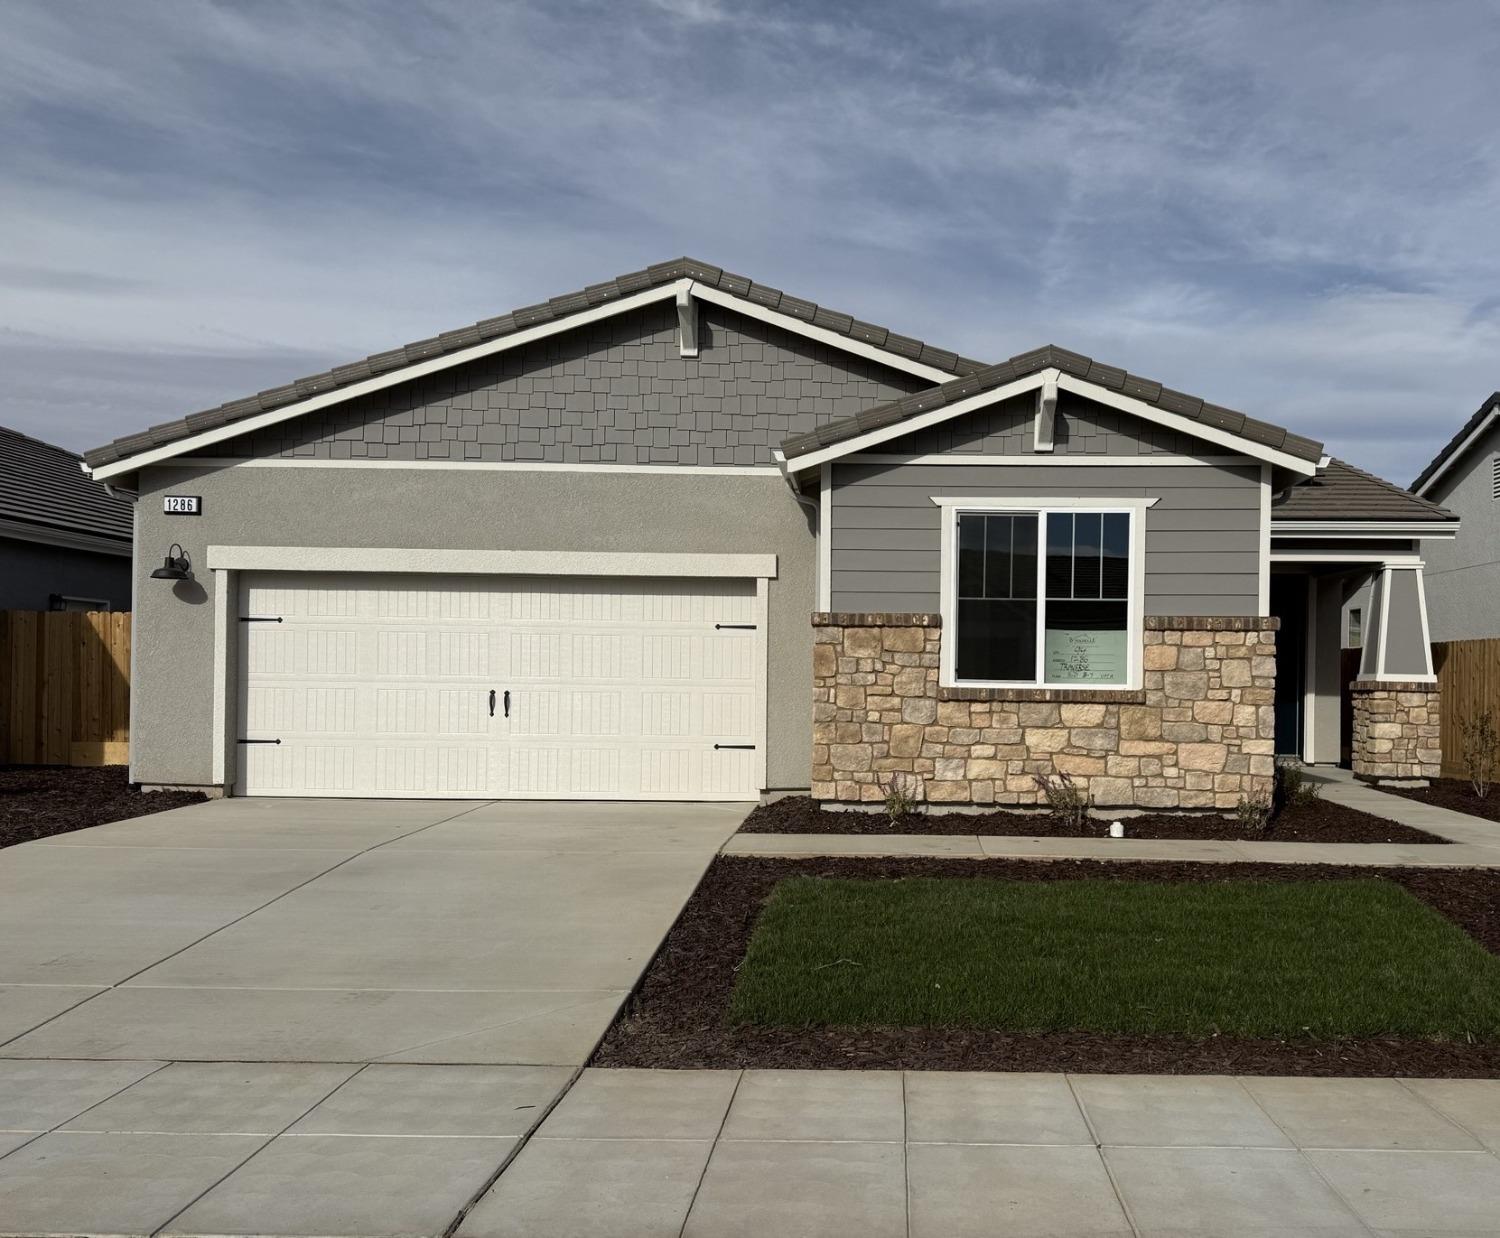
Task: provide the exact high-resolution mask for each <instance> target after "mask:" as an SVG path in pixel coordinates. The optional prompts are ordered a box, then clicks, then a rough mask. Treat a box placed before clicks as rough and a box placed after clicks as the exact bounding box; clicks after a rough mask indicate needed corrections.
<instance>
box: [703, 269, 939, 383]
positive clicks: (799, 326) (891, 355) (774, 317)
mask: <svg viewBox="0 0 1500 1238" xmlns="http://www.w3.org/2000/svg"><path fill="white" fill-rule="evenodd" d="M692 294H693V296H695V297H697V298H698V299H699V300H700V301H708V302H710V303H711V304H713V305H721V306H723V307H724V308H725V309H731V310H733V311H734V312H735V313H737V314H744V315H746V316H747V317H749V318H759V319H760V320H761V321H762V322H768V323H770V324H771V325H772V326H777V327H780V328H782V330H784V331H792V332H795V333H796V334H797V335H802V336H806V337H807V338H808V339H810V340H817V341H818V342H819V343H822V344H827V345H829V346H830V347H832V348H837V349H840V350H842V351H843V352H847V353H853V354H854V355H855V356H859V357H865V358H867V359H869V360H871V361H878V362H880V364H881V365H884V366H889V367H890V368H891V369H893V370H903V371H905V372H906V373H908V374H914V375H916V376H917V377H918V378H926V379H930V380H931V381H932V382H934V383H948V382H952V381H953V380H954V379H955V378H959V377H961V376H960V375H958V374H955V373H954V372H953V371H952V370H940V369H938V368H937V366H935V365H926V364H924V363H923V362H921V361H913V360H912V359H911V358H910V357H903V356H902V355H901V354H900V353H895V352H889V351H887V350H886V349H884V348H877V347H876V346H875V345H874V344H867V343H865V342H864V341H863V340H856V339H851V338H850V337H849V336H847V335H841V334H839V332H837V331H830V330H829V329H828V328H827V327H818V326H814V325H813V324H812V323H810V322H807V321H806V320H805V319H802V318H796V317H793V316H792V315H791V314H782V313H779V312H778V311H776V310H773V309H769V308H767V307H766V306H764V305H758V304H757V303H756V302H754V301H749V300H746V299H745V298H744V297H737V296H735V295H734V293H732V292H725V291H724V290H723V289H722V288H710V287H708V286H707V285H706V284H698V283H695V284H693V285H692Z"/></svg>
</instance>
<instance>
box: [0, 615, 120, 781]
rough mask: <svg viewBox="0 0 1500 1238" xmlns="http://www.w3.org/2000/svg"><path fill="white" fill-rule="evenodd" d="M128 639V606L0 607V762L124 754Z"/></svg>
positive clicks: (90, 759) (109, 758)
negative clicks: (72, 609) (83, 609)
mask: <svg viewBox="0 0 1500 1238" xmlns="http://www.w3.org/2000/svg"><path fill="white" fill-rule="evenodd" d="M130 642H131V617H130V614H129V613H128V612H116V613H114V614H110V613H106V612H99V613H89V614H76V613H68V612H56V613H53V612H47V613H41V612H37V611H3V612H0V762H9V763H13V764H25V765H97V764H115V763H118V762H123V761H125V760H126V759H128V744H129V740H130Z"/></svg>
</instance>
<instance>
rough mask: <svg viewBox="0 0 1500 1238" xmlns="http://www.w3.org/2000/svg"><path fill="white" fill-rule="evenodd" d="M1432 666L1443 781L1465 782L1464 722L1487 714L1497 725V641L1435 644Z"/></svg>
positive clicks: (1499, 649) (1499, 659) (1499, 658)
mask: <svg viewBox="0 0 1500 1238" xmlns="http://www.w3.org/2000/svg"><path fill="white" fill-rule="evenodd" d="M1432 663H1433V668H1434V669H1435V670H1436V672H1437V677H1438V687H1439V689H1440V690H1441V691H1442V715H1443V717H1442V721H1443V739H1442V748H1443V777H1445V778H1464V777H1467V772H1466V771H1465V769H1464V760H1463V728H1462V727H1461V726H1460V723H1461V722H1462V721H1463V720H1464V719H1468V718H1474V717H1477V716H1478V715H1479V714H1480V713H1483V712H1484V711H1485V710H1489V711H1490V713H1492V714H1493V715H1494V717H1495V721H1496V723H1497V724H1500V639H1494V638H1490V639H1486V640H1456V641H1435V642H1434V643H1433V646H1432Z"/></svg>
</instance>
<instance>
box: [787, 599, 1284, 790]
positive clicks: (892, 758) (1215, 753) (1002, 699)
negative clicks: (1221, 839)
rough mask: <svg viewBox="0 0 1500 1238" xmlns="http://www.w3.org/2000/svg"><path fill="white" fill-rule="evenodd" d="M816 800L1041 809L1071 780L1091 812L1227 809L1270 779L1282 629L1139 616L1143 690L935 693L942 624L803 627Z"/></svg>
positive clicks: (832, 621)
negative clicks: (1056, 785) (901, 798)
mask: <svg viewBox="0 0 1500 1238" xmlns="http://www.w3.org/2000/svg"><path fill="white" fill-rule="evenodd" d="M813 626H814V633H813V640H814V645H813V711H814V712H813V760H812V794H813V797H814V798H815V799H821V800H825V801H844V802H860V801H866V802H876V801H880V800H883V799H884V798H885V795H886V789H887V787H888V786H889V785H890V783H891V781H892V779H893V778H894V777H895V776H896V775H899V774H905V775H908V776H909V779H910V780H913V781H915V782H917V783H918V784H919V785H920V795H921V796H922V798H924V799H926V800H928V801H929V802H932V803H944V804H1037V803H1043V802H1045V797H1044V796H1043V795H1042V793H1041V792H1040V790H1039V789H1038V787H1037V785H1036V783H1035V781H1034V777H1035V775H1038V774H1043V775H1052V774H1059V773H1067V774H1069V775H1070V776H1072V777H1073V778H1074V779H1075V780H1076V781H1077V782H1078V783H1079V784H1080V785H1082V786H1083V787H1085V788H1086V789H1087V790H1088V791H1089V793H1090V794H1091V795H1092V797H1093V799H1094V802H1095V803H1096V804H1099V805H1101V806H1136V807H1141V808H1219V809H1224V808H1233V807H1234V806H1235V805H1236V804H1238V803H1239V802H1240V800H1241V798H1243V797H1245V796H1266V797H1268V798H1269V796H1270V794H1271V790H1272V786H1273V783H1274V779H1275V758H1274V755H1273V754H1274V751H1275V710H1274V702H1275V693H1276V644H1275V641H1276V629H1277V627H1278V626H1279V621H1278V620H1276V619H1256V618H1236V617H1217V616H1214V617H1193V616H1182V615H1173V616H1149V617H1147V619H1146V622H1145V627H1146V631H1145V650H1144V655H1143V656H1144V674H1143V684H1142V688H1141V689H1140V690H1118V689H1101V690H1092V689H1090V690H1079V689H1068V690H1059V689H1048V688H1022V689H994V688H940V687H939V686H938V666H939V646H940V642H941V638H942V619H941V617H940V616H938V615H933V614H840V613H821V614H815V615H814V616H813Z"/></svg>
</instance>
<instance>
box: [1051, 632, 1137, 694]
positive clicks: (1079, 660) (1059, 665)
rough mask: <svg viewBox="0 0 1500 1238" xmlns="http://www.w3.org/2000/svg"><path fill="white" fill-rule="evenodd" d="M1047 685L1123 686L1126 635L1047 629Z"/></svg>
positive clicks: (1120, 633)
mask: <svg viewBox="0 0 1500 1238" xmlns="http://www.w3.org/2000/svg"><path fill="white" fill-rule="evenodd" d="M1046 660H1047V682H1048V683H1115V684H1118V683H1124V682H1125V633H1124V632H1095V631H1088V630H1086V629H1081V628H1061V629H1053V628H1048V629H1047V644H1046Z"/></svg>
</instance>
